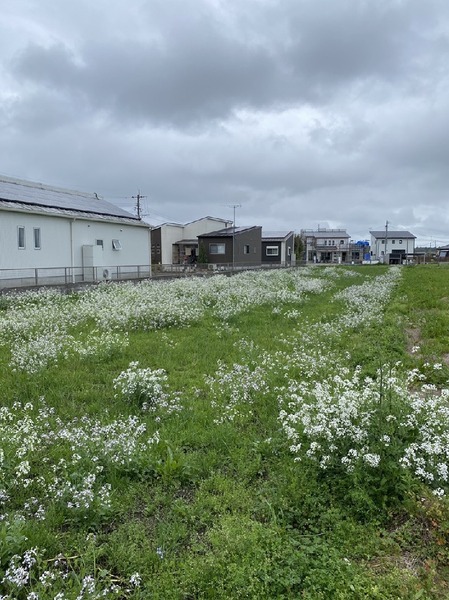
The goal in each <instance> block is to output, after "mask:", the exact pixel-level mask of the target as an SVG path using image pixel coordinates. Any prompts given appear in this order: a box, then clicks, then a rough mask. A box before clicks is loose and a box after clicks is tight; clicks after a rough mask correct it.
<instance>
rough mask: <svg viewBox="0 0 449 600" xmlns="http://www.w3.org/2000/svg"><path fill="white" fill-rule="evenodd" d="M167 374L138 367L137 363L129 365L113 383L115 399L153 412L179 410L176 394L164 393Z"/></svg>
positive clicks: (159, 370) (162, 370)
mask: <svg viewBox="0 0 449 600" xmlns="http://www.w3.org/2000/svg"><path fill="white" fill-rule="evenodd" d="M167 379H168V378H167V373H166V372H165V371H164V369H151V368H149V367H146V368H142V367H139V361H134V362H131V363H130V364H129V367H128V368H127V369H126V370H125V371H122V372H121V373H120V374H119V375H118V376H117V377H116V378H115V379H114V381H113V386H114V390H115V397H116V398H122V399H124V400H126V401H128V402H131V403H134V404H137V405H139V406H140V407H141V408H142V409H144V410H148V411H150V412H155V411H157V410H158V409H165V411H166V412H168V413H170V412H175V411H177V410H180V406H179V397H178V395H177V394H173V395H170V393H169V392H167V391H166V384H167Z"/></svg>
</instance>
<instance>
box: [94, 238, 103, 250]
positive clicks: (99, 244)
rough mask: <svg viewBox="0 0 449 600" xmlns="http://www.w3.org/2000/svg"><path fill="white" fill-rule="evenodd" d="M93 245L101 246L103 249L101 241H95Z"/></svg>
mask: <svg viewBox="0 0 449 600" xmlns="http://www.w3.org/2000/svg"><path fill="white" fill-rule="evenodd" d="M95 243H96V244H97V246H101V247H102V248H103V249H104V244H103V240H95Z"/></svg>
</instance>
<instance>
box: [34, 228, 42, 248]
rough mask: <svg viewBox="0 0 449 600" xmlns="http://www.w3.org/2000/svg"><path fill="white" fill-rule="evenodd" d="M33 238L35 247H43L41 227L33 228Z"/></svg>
mask: <svg viewBox="0 0 449 600" xmlns="http://www.w3.org/2000/svg"><path fill="white" fill-rule="evenodd" d="M33 238H34V249H35V250H40V249H41V229H40V227H34V229H33Z"/></svg>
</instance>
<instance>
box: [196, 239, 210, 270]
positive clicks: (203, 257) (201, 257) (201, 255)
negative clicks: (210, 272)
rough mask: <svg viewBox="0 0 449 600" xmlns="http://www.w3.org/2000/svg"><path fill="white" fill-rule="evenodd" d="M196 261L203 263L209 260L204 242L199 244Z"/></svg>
mask: <svg viewBox="0 0 449 600" xmlns="http://www.w3.org/2000/svg"><path fill="white" fill-rule="evenodd" d="M198 262H199V263H200V265H205V264H207V263H208V262H209V261H208V256H207V252H206V248H205V246H204V244H200V247H199V251H198Z"/></svg>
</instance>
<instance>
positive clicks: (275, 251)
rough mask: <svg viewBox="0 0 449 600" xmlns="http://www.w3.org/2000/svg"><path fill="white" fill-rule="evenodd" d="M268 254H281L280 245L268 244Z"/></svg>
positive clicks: (266, 251)
mask: <svg viewBox="0 0 449 600" xmlns="http://www.w3.org/2000/svg"><path fill="white" fill-rule="evenodd" d="M265 253H266V256H279V246H267V249H266V250H265Z"/></svg>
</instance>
